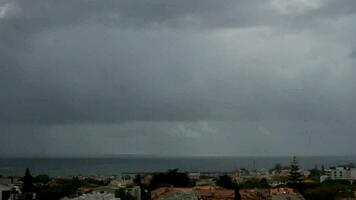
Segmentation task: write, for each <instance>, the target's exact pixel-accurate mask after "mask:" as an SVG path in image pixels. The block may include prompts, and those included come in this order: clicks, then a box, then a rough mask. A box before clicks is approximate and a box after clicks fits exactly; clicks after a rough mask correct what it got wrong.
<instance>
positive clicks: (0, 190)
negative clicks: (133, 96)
mask: <svg viewBox="0 0 356 200" xmlns="http://www.w3.org/2000/svg"><path fill="white" fill-rule="evenodd" d="M10 196H11V187H9V186H7V185H2V184H0V200H9V199H10Z"/></svg>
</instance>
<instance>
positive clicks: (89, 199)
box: [61, 192, 120, 200]
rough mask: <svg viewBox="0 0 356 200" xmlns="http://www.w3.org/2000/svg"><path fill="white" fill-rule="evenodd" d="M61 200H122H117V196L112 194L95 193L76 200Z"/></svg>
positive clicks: (66, 199)
mask: <svg viewBox="0 0 356 200" xmlns="http://www.w3.org/2000/svg"><path fill="white" fill-rule="evenodd" d="M61 200H120V198H115V195H114V194H111V193H106V192H103V193H101V192H93V193H89V194H83V195H81V196H78V197H74V198H68V197H64V198H62V199H61Z"/></svg>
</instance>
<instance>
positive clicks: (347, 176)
mask: <svg viewBox="0 0 356 200" xmlns="http://www.w3.org/2000/svg"><path fill="white" fill-rule="evenodd" d="M328 175H329V177H330V179H332V180H356V168H349V167H331V168H330V169H329V173H328Z"/></svg>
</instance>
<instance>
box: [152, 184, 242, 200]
mask: <svg viewBox="0 0 356 200" xmlns="http://www.w3.org/2000/svg"><path fill="white" fill-rule="evenodd" d="M234 197H235V191H234V190H227V189H224V188H222V187H218V186H197V187H193V188H175V187H161V188H158V189H156V190H153V191H152V192H151V199H152V200H171V199H179V198H183V199H190V200H194V199H202V200H233V199H234Z"/></svg>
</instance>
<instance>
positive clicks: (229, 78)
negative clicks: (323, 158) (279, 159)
mask: <svg viewBox="0 0 356 200" xmlns="http://www.w3.org/2000/svg"><path fill="white" fill-rule="evenodd" d="M355 36H356V1H355V0H288V1H286V0H107V1H101V0H77V1H73V0H27V1H22V0H0V155H10V156H11V155H17V156H27V155H37V156H63V155H65V156H67V155H119V154H153V155H172V156H182V155H245V156H250V155H254V156H257V155H354V153H355V152H354V145H355V142H356V135H355V134H356V37H355Z"/></svg>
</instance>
